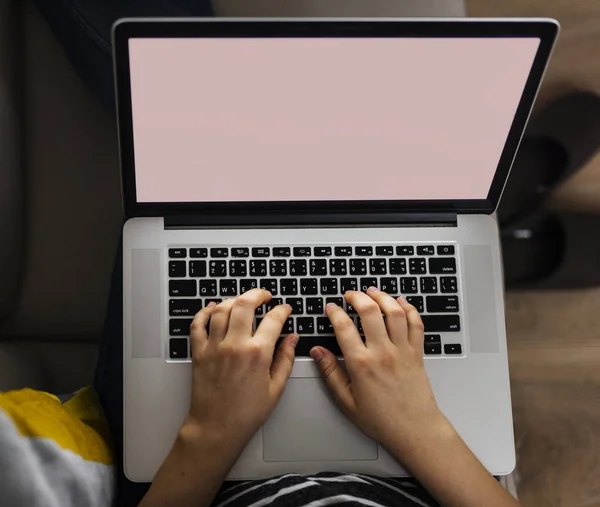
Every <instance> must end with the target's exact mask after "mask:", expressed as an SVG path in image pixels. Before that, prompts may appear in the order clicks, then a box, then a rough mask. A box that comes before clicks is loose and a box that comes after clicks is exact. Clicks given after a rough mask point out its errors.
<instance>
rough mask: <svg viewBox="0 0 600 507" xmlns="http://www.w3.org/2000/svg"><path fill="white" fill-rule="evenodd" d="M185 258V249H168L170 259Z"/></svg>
mask: <svg viewBox="0 0 600 507" xmlns="http://www.w3.org/2000/svg"><path fill="white" fill-rule="evenodd" d="M186 256H187V248H169V257H171V259H181V258H185V257H186Z"/></svg>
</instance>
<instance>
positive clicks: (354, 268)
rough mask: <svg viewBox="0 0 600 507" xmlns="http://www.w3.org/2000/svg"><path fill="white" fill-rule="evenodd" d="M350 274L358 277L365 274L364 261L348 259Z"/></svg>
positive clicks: (365, 262)
mask: <svg viewBox="0 0 600 507" xmlns="http://www.w3.org/2000/svg"><path fill="white" fill-rule="evenodd" d="M350 274H351V275H355V276H359V275H366V274H367V260H366V259H350Z"/></svg>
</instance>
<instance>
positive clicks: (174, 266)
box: [169, 261, 186, 278]
mask: <svg viewBox="0 0 600 507" xmlns="http://www.w3.org/2000/svg"><path fill="white" fill-rule="evenodd" d="M185 264H186V263H185V261H169V276H170V277H171V278H183V277H184V276H185Z"/></svg>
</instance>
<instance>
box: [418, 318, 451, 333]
mask: <svg viewBox="0 0 600 507" xmlns="http://www.w3.org/2000/svg"><path fill="white" fill-rule="evenodd" d="M421 318H422V319H423V324H424V325H425V332H426V333H442V332H444V331H460V319H459V317H458V315H421Z"/></svg>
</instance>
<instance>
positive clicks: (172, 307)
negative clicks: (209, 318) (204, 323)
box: [169, 299, 202, 317]
mask: <svg viewBox="0 0 600 507" xmlns="http://www.w3.org/2000/svg"><path fill="white" fill-rule="evenodd" d="M201 308H202V300H201V299H170V300H169V315H172V316H175V317H185V316H186V315H196V314H197V313H198V312H199V311H200V309H201Z"/></svg>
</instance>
